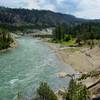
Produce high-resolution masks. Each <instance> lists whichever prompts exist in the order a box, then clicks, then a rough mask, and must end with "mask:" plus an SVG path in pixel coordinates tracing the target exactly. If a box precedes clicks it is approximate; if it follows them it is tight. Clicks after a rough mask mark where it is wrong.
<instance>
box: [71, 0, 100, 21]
mask: <svg viewBox="0 0 100 100" xmlns="http://www.w3.org/2000/svg"><path fill="white" fill-rule="evenodd" d="M76 2H77V3H78V8H79V10H78V11H76V12H74V13H73V14H74V15H76V16H78V17H83V18H91V19H94V18H96V19H100V0H76Z"/></svg>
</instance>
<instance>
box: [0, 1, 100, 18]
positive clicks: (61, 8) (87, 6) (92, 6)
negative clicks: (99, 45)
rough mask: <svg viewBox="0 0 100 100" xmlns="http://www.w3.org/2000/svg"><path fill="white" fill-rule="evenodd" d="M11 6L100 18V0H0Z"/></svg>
mask: <svg viewBox="0 0 100 100" xmlns="http://www.w3.org/2000/svg"><path fill="white" fill-rule="evenodd" d="M0 6H5V7H10V8H28V9H39V10H41V9H45V10H51V11H55V12H61V13H65V14H72V15H75V16H76V17H80V18H86V19H100V0H0Z"/></svg>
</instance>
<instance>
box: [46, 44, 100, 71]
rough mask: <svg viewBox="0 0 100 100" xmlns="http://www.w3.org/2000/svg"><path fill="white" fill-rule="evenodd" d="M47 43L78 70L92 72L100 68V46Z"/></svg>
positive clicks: (61, 58)
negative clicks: (92, 47) (67, 45)
mask: <svg viewBox="0 0 100 100" xmlns="http://www.w3.org/2000/svg"><path fill="white" fill-rule="evenodd" d="M46 44H47V45H48V46H49V47H50V48H51V49H52V50H53V51H54V52H55V54H56V55H57V57H58V58H59V59H60V60H61V61H62V62H63V63H64V64H67V65H68V64H69V65H71V66H72V68H73V69H75V70H76V71H78V72H83V73H84V72H90V71H92V70H94V69H96V68H100V48H99V47H95V48H94V49H92V50H90V49H89V48H69V47H63V48H61V47H60V44H54V43H47V42H46Z"/></svg>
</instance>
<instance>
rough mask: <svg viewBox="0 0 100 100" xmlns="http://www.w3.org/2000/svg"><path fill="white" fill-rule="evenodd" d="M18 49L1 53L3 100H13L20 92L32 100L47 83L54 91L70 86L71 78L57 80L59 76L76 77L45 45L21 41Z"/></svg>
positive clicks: (29, 40)
mask: <svg viewBox="0 0 100 100" xmlns="http://www.w3.org/2000/svg"><path fill="white" fill-rule="evenodd" d="M17 45H18V46H17V48H15V49H9V50H8V51H7V52H5V53H0V100H13V98H14V97H15V96H16V94H17V93H18V92H21V93H22V94H23V95H24V96H25V98H26V100H31V97H32V95H33V94H34V92H35V91H36V88H37V87H38V86H39V84H40V82H47V83H48V84H49V85H50V86H51V88H52V89H53V90H54V91H56V90H58V89H59V88H63V87H67V86H68V82H69V78H65V79H61V78H58V77H57V73H58V72H62V71H66V72H68V73H73V72H74V71H73V69H72V68H71V67H70V66H66V67H65V66H64V65H63V64H62V63H61V62H60V61H59V59H58V58H57V56H56V55H55V53H54V52H53V50H51V49H50V48H49V47H48V46H47V45H46V44H45V43H43V42H41V41H40V40H37V39H33V38H31V37H22V38H19V39H17Z"/></svg>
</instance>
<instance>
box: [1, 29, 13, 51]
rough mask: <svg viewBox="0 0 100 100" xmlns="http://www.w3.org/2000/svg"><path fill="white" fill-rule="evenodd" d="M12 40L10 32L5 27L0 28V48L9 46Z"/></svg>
mask: <svg viewBox="0 0 100 100" xmlns="http://www.w3.org/2000/svg"><path fill="white" fill-rule="evenodd" d="M13 42H14V40H13V38H12V36H11V35H10V33H9V32H8V31H7V30H5V29H0V50H4V49H7V48H9V47H10V46H11V43H13Z"/></svg>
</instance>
